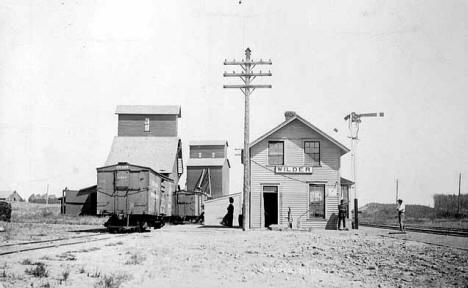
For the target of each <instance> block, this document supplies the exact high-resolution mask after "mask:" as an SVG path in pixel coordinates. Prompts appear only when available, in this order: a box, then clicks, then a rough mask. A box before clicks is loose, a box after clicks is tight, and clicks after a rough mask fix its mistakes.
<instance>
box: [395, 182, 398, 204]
mask: <svg viewBox="0 0 468 288" xmlns="http://www.w3.org/2000/svg"><path fill="white" fill-rule="evenodd" d="M395 203H398V178H397V179H396V199H395Z"/></svg>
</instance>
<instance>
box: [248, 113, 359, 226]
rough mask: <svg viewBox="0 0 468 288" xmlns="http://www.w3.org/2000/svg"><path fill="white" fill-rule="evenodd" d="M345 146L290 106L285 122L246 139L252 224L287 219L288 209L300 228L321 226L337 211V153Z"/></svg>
mask: <svg viewBox="0 0 468 288" xmlns="http://www.w3.org/2000/svg"><path fill="white" fill-rule="evenodd" d="M348 152H349V149H348V148H346V147H345V146H344V145H342V144H341V143H339V142H338V141H336V140H335V139H333V138H332V137H331V136H329V135H327V134H326V133H324V132H323V131H321V130H320V129H318V128H317V127H315V126H314V125H312V124H311V123H309V122H308V121H307V120H305V119H304V118H302V117H300V116H299V115H297V114H296V113H295V112H286V113H285V121H284V122H282V123H281V124H280V125H278V126H276V127H275V128H273V129H272V130H270V131H268V132H267V133H266V134H264V135H263V136H261V137H260V138H258V139H257V140H255V141H253V142H252V143H251V145H250V165H251V207H250V221H251V223H250V225H251V227H253V228H260V227H268V226H270V225H272V224H287V223H288V212H289V209H290V211H291V215H292V218H293V221H295V222H296V224H297V225H298V226H299V225H300V228H310V227H317V228H325V225H326V224H327V220H329V219H330V217H331V216H332V215H333V214H335V215H336V214H338V203H339V200H340V198H342V197H343V195H341V191H340V190H341V188H342V186H341V184H342V183H341V181H342V178H341V177H340V167H341V156H342V155H344V154H346V153H348ZM343 184H345V186H346V187H348V186H347V185H348V184H350V183H343ZM343 198H344V197H343ZM347 198H349V196H347Z"/></svg>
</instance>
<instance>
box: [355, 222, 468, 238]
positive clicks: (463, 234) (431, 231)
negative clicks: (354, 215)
mask: <svg viewBox="0 0 468 288" xmlns="http://www.w3.org/2000/svg"><path fill="white" fill-rule="evenodd" d="M359 224H360V225H362V226H366V227H373V228H384V229H391V230H399V229H400V228H399V226H397V225H386V224H371V223H359ZM405 230H406V231H412V232H421V233H428V234H437V235H447V236H460V237H468V231H466V230H464V229H461V230H451V229H435V228H422V227H415V226H410V227H408V226H406V227H405Z"/></svg>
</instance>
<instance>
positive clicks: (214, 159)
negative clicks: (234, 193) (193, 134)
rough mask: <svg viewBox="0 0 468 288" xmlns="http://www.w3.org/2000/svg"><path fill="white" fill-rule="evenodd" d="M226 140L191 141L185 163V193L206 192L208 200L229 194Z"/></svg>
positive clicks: (229, 166)
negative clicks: (188, 155)
mask: <svg viewBox="0 0 468 288" xmlns="http://www.w3.org/2000/svg"><path fill="white" fill-rule="evenodd" d="M227 148H228V142H227V141H226V140H205V141H191V142H190V144H189V154H190V157H189V159H188V162H187V181H186V185H187V191H201V192H206V194H208V196H210V198H217V197H221V196H224V195H227V194H229V169H230V168H231V164H230V163H229V159H228V158H227ZM202 190H203V191H202Z"/></svg>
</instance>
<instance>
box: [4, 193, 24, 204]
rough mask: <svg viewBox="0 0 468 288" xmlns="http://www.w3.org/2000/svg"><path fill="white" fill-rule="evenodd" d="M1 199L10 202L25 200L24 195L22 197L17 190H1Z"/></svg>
mask: <svg viewBox="0 0 468 288" xmlns="http://www.w3.org/2000/svg"><path fill="white" fill-rule="evenodd" d="M0 200H1V201H8V202H24V199H23V197H21V196H20V195H19V194H18V192H16V191H0Z"/></svg>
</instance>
